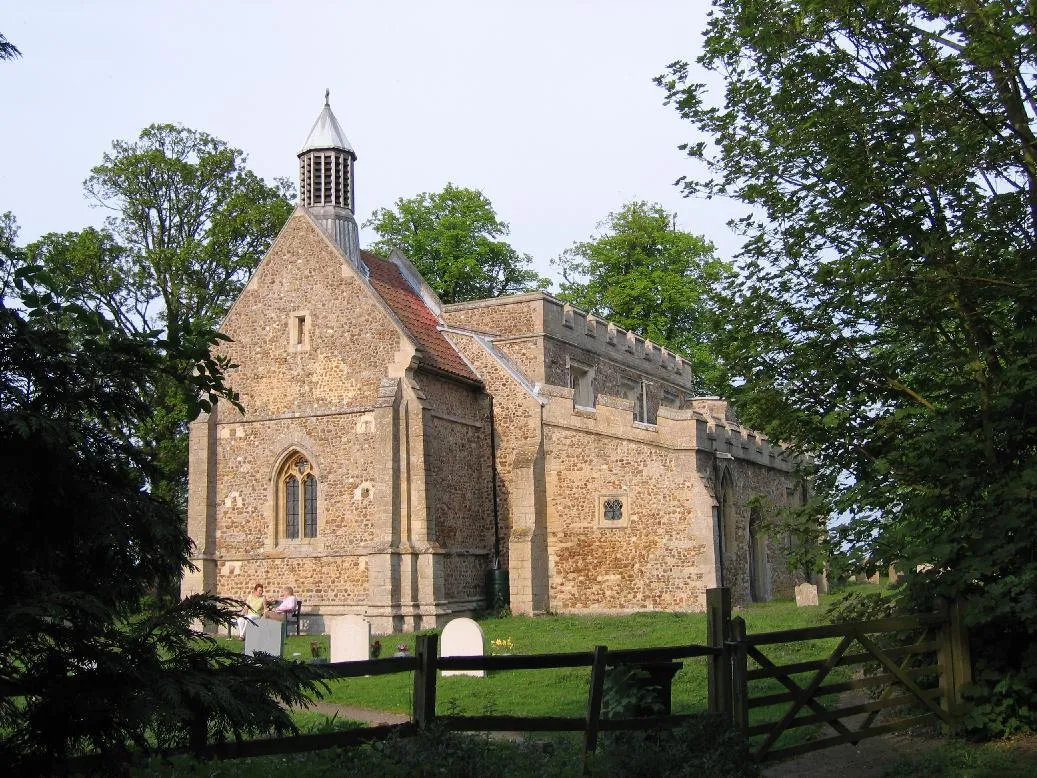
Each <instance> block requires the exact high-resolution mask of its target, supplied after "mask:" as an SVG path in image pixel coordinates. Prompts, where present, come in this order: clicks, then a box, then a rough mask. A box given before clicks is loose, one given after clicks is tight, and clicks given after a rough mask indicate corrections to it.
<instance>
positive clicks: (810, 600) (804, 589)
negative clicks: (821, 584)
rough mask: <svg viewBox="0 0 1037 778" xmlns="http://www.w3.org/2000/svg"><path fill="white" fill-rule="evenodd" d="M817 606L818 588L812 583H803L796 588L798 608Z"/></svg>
mask: <svg viewBox="0 0 1037 778" xmlns="http://www.w3.org/2000/svg"><path fill="white" fill-rule="evenodd" d="M807 605H817V587H816V586H814V584H812V583H801V584H800V585H799V586H797V587H796V607H797V608H803V607H805V606H807Z"/></svg>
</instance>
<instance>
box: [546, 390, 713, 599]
mask: <svg viewBox="0 0 1037 778" xmlns="http://www.w3.org/2000/svg"><path fill="white" fill-rule="evenodd" d="M545 392H546V393H549V394H550V395H552V398H551V402H550V404H549V406H548V407H547V408H546V409H545V449H546V452H547V491H548V504H549V506H550V507H549V509H548V547H549V555H550V569H551V594H550V603H551V604H550V607H551V609H552V610H557V611H599V612H624V611H636V610H663V609H667V610H686V611H692V610H702V609H703V607H704V603H705V590H706V589H707V588H709V587H710V586H713V585H714V581H715V562H714V556H713V547H712V532H711V526H710V522H711V512H710V496H709V494H708V492H707V491H706V489H705V488H704V486H703V485H702V484H701V482H700V481H699V479H698V475H697V469H696V459H695V456H696V454H695V451H694V450H693V448H692V436H691V432H692V427H691V425H690V424H689V423H688V422H678V423H677V424H670V423H667V424H665V425H662V426H661V427H656V428H651V429H646V428H644V425H638V426H635V425H634V422H633V412H632V411H633V403H632V402H631V401H629V400H624V399H620V398H615V397H609V396H607V395H603V396H600V397H599V403H598V406H597V408H596V409H595V410H594V411H587V410H583V409H575V410H574V409H572V406H571V402H572V392H571V390H569V389H563V388H561V387H545ZM678 427H680V428H684V429H685V433H686V434H684V435H681V432H680V430H679V429H678ZM682 437H683V441H682V440H681V438H682ZM609 498H618V499H620V500H622V504H623V510H624V515H623V518H622V519H621V520H618V521H615V520H613V521H610V520H609V519H607V518H606V517H605V516H604V515H603V510H602V508H603V502H604V500H606V499H609Z"/></svg>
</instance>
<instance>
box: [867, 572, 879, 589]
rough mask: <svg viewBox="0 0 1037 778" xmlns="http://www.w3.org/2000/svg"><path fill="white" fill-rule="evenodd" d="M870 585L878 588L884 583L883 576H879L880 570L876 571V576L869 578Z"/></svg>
mask: <svg viewBox="0 0 1037 778" xmlns="http://www.w3.org/2000/svg"><path fill="white" fill-rule="evenodd" d="M868 583H870V584H875V585H876V586H878V585H879V584H880V583H882V576H880V575H879V571H878V570H876V571H875V575H869V576H868Z"/></svg>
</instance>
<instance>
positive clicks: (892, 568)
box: [889, 565, 900, 586]
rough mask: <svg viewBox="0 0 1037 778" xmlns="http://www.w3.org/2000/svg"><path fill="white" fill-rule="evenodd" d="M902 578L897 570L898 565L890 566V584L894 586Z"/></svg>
mask: <svg viewBox="0 0 1037 778" xmlns="http://www.w3.org/2000/svg"><path fill="white" fill-rule="evenodd" d="M899 580H900V573H898V572H897V566H896V565H890V566H889V585H890V586H892V585H893V584H895V583H896V582H897V581H899Z"/></svg>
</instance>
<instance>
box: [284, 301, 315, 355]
mask: <svg viewBox="0 0 1037 778" xmlns="http://www.w3.org/2000/svg"><path fill="white" fill-rule="evenodd" d="M288 350H289V351H309V350H310V314H309V313H307V312H306V311H296V312H295V313H293V314H291V315H290V316H289V317H288Z"/></svg>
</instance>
